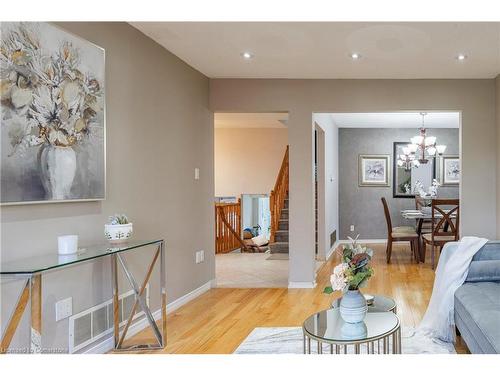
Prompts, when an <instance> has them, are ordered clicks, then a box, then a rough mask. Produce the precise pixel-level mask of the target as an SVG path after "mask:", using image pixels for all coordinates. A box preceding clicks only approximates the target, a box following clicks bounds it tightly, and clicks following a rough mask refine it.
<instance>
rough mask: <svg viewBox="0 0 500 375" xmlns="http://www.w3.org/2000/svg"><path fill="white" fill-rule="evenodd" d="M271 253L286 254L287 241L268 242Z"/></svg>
mask: <svg viewBox="0 0 500 375" xmlns="http://www.w3.org/2000/svg"><path fill="white" fill-rule="evenodd" d="M269 249H270V252H271V254H275V253H285V254H288V242H274V243H272V244H269Z"/></svg>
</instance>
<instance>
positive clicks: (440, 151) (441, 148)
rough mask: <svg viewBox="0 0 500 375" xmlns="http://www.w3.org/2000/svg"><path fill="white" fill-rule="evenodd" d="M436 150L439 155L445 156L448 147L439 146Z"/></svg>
mask: <svg viewBox="0 0 500 375" xmlns="http://www.w3.org/2000/svg"><path fill="white" fill-rule="evenodd" d="M436 150H437V153H438V154H439V155H443V154H444V151H445V150H446V145H437V146H436Z"/></svg>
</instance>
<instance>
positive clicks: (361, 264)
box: [324, 235, 373, 323]
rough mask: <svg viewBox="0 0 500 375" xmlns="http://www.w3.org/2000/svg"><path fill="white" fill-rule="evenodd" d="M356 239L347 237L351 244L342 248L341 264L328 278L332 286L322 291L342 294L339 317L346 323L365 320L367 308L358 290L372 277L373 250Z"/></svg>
mask: <svg viewBox="0 0 500 375" xmlns="http://www.w3.org/2000/svg"><path fill="white" fill-rule="evenodd" d="M358 237H359V235H358ZM358 237H356V239H352V238H351V237H348V238H349V239H350V240H351V243H350V244H348V245H344V246H343V248H342V252H341V257H342V263H340V264H339V265H337V266H336V267H335V268H334V270H333V274H332V276H331V277H330V281H331V284H332V285H331V286H328V287H326V288H325V290H324V293H327V294H330V293H333V291H335V290H340V291H342V292H343V296H342V299H341V300H340V315H341V317H342V319H344V321H345V322H347V323H359V322H362V321H363V319H364V318H365V316H366V312H367V311H368V306H367V304H366V299H365V297H364V296H363V294H361V292H360V291H359V288H363V287H364V286H366V284H367V283H368V280H369V279H370V277H371V276H372V275H373V268H371V267H370V265H369V263H370V260H371V258H372V256H373V250H372V249H369V248H367V247H363V246H361V245H360V244H358V243H357V242H356V241H357V239H358Z"/></svg>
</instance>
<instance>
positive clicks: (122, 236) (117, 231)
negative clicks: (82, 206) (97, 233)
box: [104, 223, 133, 243]
mask: <svg viewBox="0 0 500 375" xmlns="http://www.w3.org/2000/svg"><path fill="white" fill-rule="evenodd" d="M132 232H133V229H132V223H128V224H115V225H111V224H105V225H104V235H105V236H106V238H107V239H108V241H109V242H111V243H121V242H126V241H127V240H128V239H129V238H130V237H131V236H132Z"/></svg>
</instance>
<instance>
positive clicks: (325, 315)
mask: <svg viewBox="0 0 500 375" xmlns="http://www.w3.org/2000/svg"><path fill="white" fill-rule="evenodd" d="M398 326H399V319H398V317H397V316H396V314H394V313H392V312H383V311H381V312H380V311H379V312H375V311H368V313H367V314H366V317H365V319H364V321H362V322H361V323H355V324H352V323H346V322H345V321H344V320H343V319H342V317H341V316H340V309H337V308H334V309H329V310H324V311H320V312H319V313H316V314H314V315H311V316H310V317H309V318H307V319H306V320H305V322H304V325H303V328H304V330H305V332H306V333H307V334H308V335H310V336H312V337H314V338H317V339H320V340H324V341H331V342H353V341H361V342H363V341H371V340H376V339H377V338H380V337H383V336H385V335H387V334H389V333H390V332H391V331H393V330H395V329H396V328H397V327H398Z"/></svg>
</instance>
